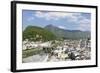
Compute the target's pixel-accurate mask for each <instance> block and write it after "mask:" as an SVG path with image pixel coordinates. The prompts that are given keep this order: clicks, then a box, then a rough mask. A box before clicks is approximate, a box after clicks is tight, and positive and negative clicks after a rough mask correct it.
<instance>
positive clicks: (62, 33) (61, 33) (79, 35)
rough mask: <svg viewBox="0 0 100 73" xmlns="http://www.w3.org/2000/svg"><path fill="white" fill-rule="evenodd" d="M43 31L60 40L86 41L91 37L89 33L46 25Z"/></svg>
mask: <svg viewBox="0 0 100 73" xmlns="http://www.w3.org/2000/svg"><path fill="white" fill-rule="evenodd" d="M45 29H47V30H49V31H51V32H52V33H53V34H55V35H56V36H57V37H59V38H62V39H86V38H90V37H91V34H90V31H80V30H67V29H66V30H65V29H61V28H58V27H55V26H53V25H47V26H46V27H45Z"/></svg>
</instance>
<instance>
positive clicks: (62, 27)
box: [58, 26, 66, 29]
mask: <svg viewBox="0 0 100 73" xmlns="http://www.w3.org/2000/svg"><path fill="white" fill-rule="evenodd" d="M58 28H61V29H66V27H64V26H58Z"/></svg>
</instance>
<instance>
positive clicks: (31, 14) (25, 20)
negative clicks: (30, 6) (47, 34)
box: [22, 10, 91, 31]
mask: <svg viewBox="0 0 100 73" xmlns="http://www.w3.org/2000/svg"><path fill="white" fill-rule="evenodd" d="M22 25H23V30H24V29H25V28H26V27H27V26H29V25H32V26H38V27H45V26H47V25H53V26H56V27H58V28H61V29H66V30H81V31H90V30H91V14H90V13H79V12H54V11H35V10H23V11H22Z"/></svg>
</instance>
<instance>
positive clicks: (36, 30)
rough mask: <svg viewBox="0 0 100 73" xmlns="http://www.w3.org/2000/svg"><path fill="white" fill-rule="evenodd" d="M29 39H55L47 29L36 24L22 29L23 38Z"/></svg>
mask: <svg viewBox="0 0 100 73" xmlns="http://www.w3.org/2000/svg"><path fill="white" fill-rule="evenodd" d="M25 39H29V40H33V41H40V40H42V41H49V40H54V39H56V36H55V35H54V34H53V33H52V32H50V31H49V30H46V29H44V28H41V27H37V26H28V27H27V28H26V29H25V30H24V31H23V40H25Z"/></svg>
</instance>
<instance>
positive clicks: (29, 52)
mask: <svg viewBox="0 0 100 73" xmlns="http://www.w3.org/2000/svg"><path fill="white" fill-rule="evenodd" d="M41 51H42V50H41V49H38V48H36V49H26V50H23V51H22V58H26V57H29V56H33V55H36V54H39V53H40V52H41Z"/></svg>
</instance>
